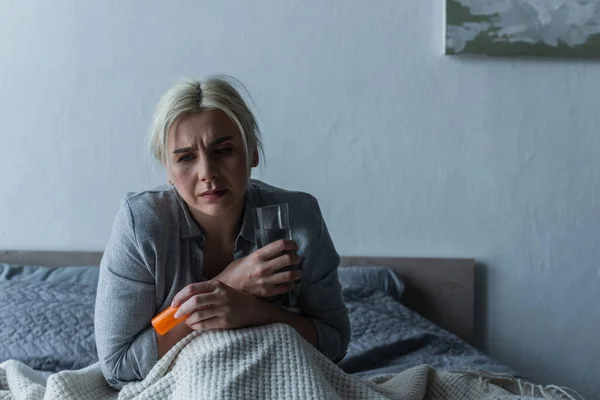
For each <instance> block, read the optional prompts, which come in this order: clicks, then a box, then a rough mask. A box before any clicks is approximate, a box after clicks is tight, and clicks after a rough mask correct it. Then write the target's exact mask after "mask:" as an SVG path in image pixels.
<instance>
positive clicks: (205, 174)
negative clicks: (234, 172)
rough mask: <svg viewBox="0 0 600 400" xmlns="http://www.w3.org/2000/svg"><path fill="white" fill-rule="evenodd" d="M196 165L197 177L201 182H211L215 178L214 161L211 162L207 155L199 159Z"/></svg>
mask: <svg viewBox="0 0 600 400" xmlns="http://www.w3.org/2000/svg"><path fill="white" fill-rule="evenodd" d="M198 164H199V166H198V178H199V179H200V181H202V182H211V181H213V180H214V179H215V178H217V176H218V174H217V169H216V166H215V163H214V162H212V160H210V159H209V158H208V157H205V158H204V159H203V160H201V161H200V162H199V163H198Z"/></svg>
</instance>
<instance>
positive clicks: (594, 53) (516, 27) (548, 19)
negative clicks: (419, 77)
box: [443, 0, 600, 58]
mask: <svg viewBox="0 0 600 400" xmlns="http://www.w3.org/2000/svg"><path fill="white" fill-rule="evenodd" d="M443 1H445V8H446V10H445V19H446V30H445V38H446V41H445V51H446V54H479V55H488V56H548V57H567V58H568V57H573V58H600V0H443Z"/></svg>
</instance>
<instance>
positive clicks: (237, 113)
mask: <svg viewBox="0 0 600 400" xmlns="http://www.w3.org/2000/svg"><path fill="white" fill-rule="evenodd" d="M236 87H237V88H240V89H241V90H242V91H243V92H244V93H245V94H246V95H247V96H248V97H249V98H250V94H249V93H248V91H247V90H246V88H245V87H244V85H243V84H242V83H241V82H240V81H238V80H237V79H235V78H233V77H231V76H226V75H219V76H210V77H207V78H205V79H202V80H199V81H198V80H191V79H190V80H184V81H181V82H178V83H176V84H175V85H173V86H172V87H171V88H170V89H169V90H167V92H166V93H165V94H164V95H163V96H162V98H161V99H160V101H159V102H158V105H157V106H156V111H155V112H154V118H153V120H152V124H151V125H150V133H149V137H148V145H149V147H150V151H151V152H152V154H154V157H155V158H156V159H157V160H158V161H159V162H160V163H161V164H163V165H167V163H168V159H169V158H168V157H167V139H168V137H169V130H170V128H171V126H172V125H173V123H174V122H175V121H176V120H177V118H179V117H180V116H182V115H186V114H194V113H201V112H203V111H208V110H221V111H223V112H224V113H225V114H226V115H227V116H228V117H229V118H230V119H231V120H232V121H233V122H234V123H235V124H236V125H237V127H238V128H239V130H240V132H241V135H242V142H243V143H244V151H245V152H246V161H247V163H248V171H250V166H251V164H252V157H251V155H250V153H249V152H250V149H253V148H255V147H256V149H257V150H259V151H260V152H261V154H262V153H264V151H263V147H262V141H261V135H260V130H259V128H258V124H257V123H256V118H255V117H254V114H253V113H252V111H251V110H250V108H249V107H248V105H247V104H246V102H245V101H244V98H243V97H242V96H241V95H240V92H239V91H238V89H237V88H236Z"/></svg>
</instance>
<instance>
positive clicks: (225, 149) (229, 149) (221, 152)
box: [215, 147, 233, 154]
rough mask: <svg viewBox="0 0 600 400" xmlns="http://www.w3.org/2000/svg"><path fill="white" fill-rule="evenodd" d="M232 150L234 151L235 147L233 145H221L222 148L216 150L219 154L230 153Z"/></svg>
mask: <svg viewBox="0 0 600 400" xmlns="http://www.w3.org/2000/svg"><path fill="white" fill-rule="evenodd" d="M232 151H233V149H232V148H231V147H221V148H219V149H216V150H215V152H216V153H217V154H229V153H231V152H232Z"/></svg>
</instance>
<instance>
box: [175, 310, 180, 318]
mask: <svg viewBox="0 0 600 400" xmlns="http://www.w3.org/2000/svg"><path fill="white" fill-rule="evenodd" d="M174 317H175V319H179V318H181V310H177V311H176V312H175V315H174Z"/></svg>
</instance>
